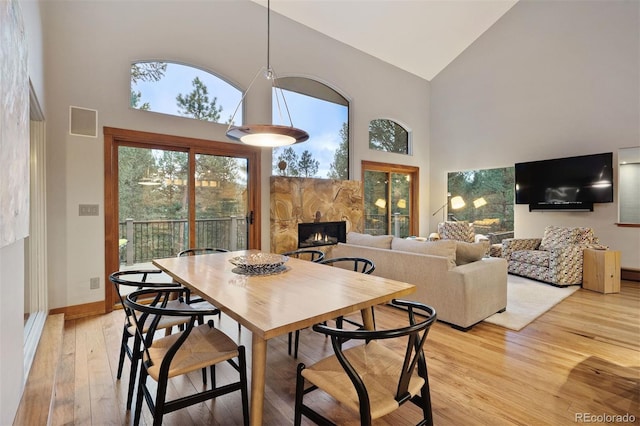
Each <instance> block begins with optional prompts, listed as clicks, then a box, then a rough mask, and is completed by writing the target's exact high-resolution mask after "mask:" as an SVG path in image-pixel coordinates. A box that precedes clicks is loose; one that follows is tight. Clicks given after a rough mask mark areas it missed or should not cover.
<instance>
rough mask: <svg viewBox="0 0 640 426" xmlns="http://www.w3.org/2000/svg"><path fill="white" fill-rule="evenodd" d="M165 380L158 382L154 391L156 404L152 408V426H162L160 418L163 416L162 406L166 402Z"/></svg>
mask: <svg viewBox="0 0 640 426" xmlns="http://www.w3.org/2000/svg"><path fill="white" fill-rule="evenodd" d="M167 380H168V379H167V378H166V377H165V378H163V379H160V380H159V381H158V389H157V391H156V402H155V404H154V407H153V426H162V417H163V416H164V405H165V402H166V400H167Z"/></svg>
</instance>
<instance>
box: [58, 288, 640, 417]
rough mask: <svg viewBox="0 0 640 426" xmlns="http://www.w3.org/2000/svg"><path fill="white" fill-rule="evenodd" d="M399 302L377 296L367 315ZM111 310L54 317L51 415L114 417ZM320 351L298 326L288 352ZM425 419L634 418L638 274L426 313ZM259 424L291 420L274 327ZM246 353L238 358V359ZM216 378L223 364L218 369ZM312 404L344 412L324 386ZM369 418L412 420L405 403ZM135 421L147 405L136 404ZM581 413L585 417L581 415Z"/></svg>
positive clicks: (117, 390) (287, 379) (638, 408)
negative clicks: (431, 320)
mask: <svg viewBox="0 0 640 426" xmlns="http://www.w3.org/2000/svg"><path fill="white" fill-rule="evenodd" d="M403 316H404V314H403V312H402V311H398V310H395V309H392V308H388V307H381V308H377V310H376V321H377V323H378V325H379V326H385V325H388V324H393V323H395V322H396V321H398V320H399V319H401V318H402V317H403ZM121 325H122V311H114V312H112V313H111V314H108V315H103V316H99V317H91V318H85V319H78V320H71V321H66V323H65V331H64V342H63V355H62V361H61V364H60V366H59V370H58V374H57V381H56V389H55V404H54V409H53V417H52V424H53V425H70V424H76V425H90V424H93V425H107V424H115V425H124V424H129V422H130V418H129V416H128V415H127V414H126V412H125V408H124V406H125V400H126V389H127V379H126V374H127V372H128V362H127V363H126V364H125V370H126V371H125V375H124V376H123V379H122V380H121V381H117V380H116V369H117V356H118V346H119V339H120V332H121ZM221 327H223V328H224V329H225V331H227V332H228V334H230V335H231V336H232V337H234V338H238V339H239V341H240V342H241V343H243V344H245V345H246V346H247V347H248V350H247V353H248V354H250V353H251V351H250V350H249V346H250V341H251V338H250V337H251V336H250V333H249V332H248V331H247V330H245V329H243V330H242V331H241V333H240V335H239V336H238V331H237V326H236V323H235V322H233V321H232V320H230V319H229V318H225V317H224V316H223V319H222V324H221ZM329 352H330V344H329V343H328V340H325V339H324V337H321V336H316V335H314V334H313V333H312V332H311V331H309V330H305V331H303V332H302V334H301V348H300V357H299V360H298V361H301V362H305V363H309V364H310V363H313V362H315V361H316V360H318V359H320V358H322V357H324V356H326V355H327V354H329ZM426 353H427V359H428V366H429V377H430V381H431V395H432V402H433V407H434V410H433V411H434V412H433V414H434V420H435V424H436V425H440V426H443V425H476V424H477V425H488V424H491V425H511V424H519V425H574V424H576V422H577V421H578V423H579V420H580V418H579V417H577V416H583V419H585V418H586V416H587V415H591V416H596V415H599V416H602V415H611V416H615V415H625V414H629V415H632V416H634V417H635V424H638V423H639V422H640V420H639V419H640V385H639V379H640V283H636V282H634V283H632V282H623V285H622V291H621V292H620V293H619V294H608V295H603V294H599V293H595V292H591V291H588V290H583V289H580V290H579V291H578V292H576V293H575V294H573V295H572V296H570V297H569V298H568V299H566V300H564V301H563V302H561V303H560V304H559V305H557V306H556V307H554V308H553V309H552V310H551V311H549V312H547V313H546V314H544V315H543V316H542V317H540V318H538V319H537V320H536V321H534V322H533V323H532V324H530V325H528V326H527V327H526V328H524V329H523V330H521V331H519V332H513V331H509V330H506V329H503V328H500V327H498V326H494V325H491V324H486V323H481V324H479V325H477V326H476V327H474V328H473V329H472V330H471V331H469V332H466V333H464V332H461V331H457V330H454V329H452V328H451V327H449V326H447V325H445V324H442V323H437V324H435V326H434V327H433V328H432V330H431V333H430V335H429V339H428V341H427V347H426ZM267 360H268V372H267V389H266V397H265V415H264V419H265V424H267V425H287V424H292V422H293V398H294V392H295V370H296V365H297V362H298V361H296V360H294V359H293V358H291V357H290V356H288V355H287V342H286V336H283V337H281V338H276V339H273V340H271V341H270V342H269V347H268V355H267ZM249 364H250V363H249ZM218 371H219V373H218V375H219V380H223V378H224V376H225V373H226V371H225V370H218ZM193 386H196V387H199V386H202V382H201V376H200V375H199V374H195V375H194V376H192V377H191V378H190V379H189V380H183V381H180V382H179V383H176V385H175V387H174V388H173V391H176V390H177V391H179V390H180V389H187V388H189V387H193ZM239 400H240V398H239V395H238V394H231V395H227V396H224V397H221V398H219V399H218V400H217V401H212V402H208V403H203V404H200V405H198V406H195V407H191V408H188V409H184V410H181V411H179V412H176V413H172V414H170V415H168V416H166V417H165V424H167V425H190V424H193V425H205V424H212V425H218V424H220V425H237V424H242V420H241V415H240V404H239ZM316 403H317V404H318V405H324V406H326V407H327V409H330V410H332V411H331V412H332V413H333V414H332V415H334V416H335V417H334V418H335V419H336V421H337V422H338V423H339V424H353V423H349V422H347V421H346V418H345V417H344V413H343V412H342V411H340V410H339V409H332V408H331V407H335V405H334V404H333V403H332V402H331V400H330V399H329V398H328V397H319V398H317V400H316ZM398 413H399V414H393V415H390V416H389V417H388V418H385V419H384V420H383V421H381V422H379V423H377V424H381V425H402V424H415V423H416V422H417V421H418V415H417V409H416V407H414V406H412V404H407V405H405V406H403V407H401V409H400V410H399V411H398ZM143 416H144V418H143V423H145V424H150V416H149V413H148V411H147V409H146V407H145V408H144V409H143ZM591 420H592V422H593V420H594V419H593V418H591Z"/></svg>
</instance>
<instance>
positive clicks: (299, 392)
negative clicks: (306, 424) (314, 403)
mask: <svg viewBox="0 0 640 426" xmlns="http://www.w3.org/2000/svg"><path fill="white" fill-rule="evenodd" d="M304 368H305V365H304V364H302V363H300V364H298V369H297V373H296V399H295V411H294V415H293V425H294V426H300V423H301V422H302V398H304V377H302V374H301V373H302V370H303V369H304Z"/></svg>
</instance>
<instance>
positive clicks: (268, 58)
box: [267, 0, 271, 78]
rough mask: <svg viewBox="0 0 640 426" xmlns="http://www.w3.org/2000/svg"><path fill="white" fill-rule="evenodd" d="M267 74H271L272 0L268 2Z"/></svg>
mask: <svg viewBox="0 0 640 426" xmlns="http://www.w3.org/2000/svg"><path fill="white" fill-rule="evenodd" d="M267 73H271V0H267ZM267 78H271V77H270V76H269V75H268V76H267Z"/></svg>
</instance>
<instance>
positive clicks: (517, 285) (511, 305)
mask: <svg viewBox="0 0 640 426" xmlns="http://www.w3.org/2000/svg"><path fill="white" fill-rule="evenodd" d="M579 288H580V286H579V285H572V286H569V287H554V286H552V285H549V284H544V283H541V282H538V281H534V280H530V279H527V278H523V277H519V276H517V275H511V274H509V275H508V278H507V310H506V311H504V312H502V313H499V314H493V315H491V316H490V317H489V318H487V319H485V321H486V322H488V323H491V324H496V325H499V326H501V327H504V328H508V329H510V330H515V331H519V330H522V329H523V328H524V327H525V326H527V325H528V324H529V323H531V322H532V321H533V320H535V319H536V318H538V317H539V316H540V315H542V314H544V313H545V312H547V311H548V310H549V309H551V308H553V307H554V306H555V305H557V304H558V303H560V302H561V301H563V300H564V299H566V298H567V297H569V296H571V295H572V294H573V293H575V292H576V291H577V290H578V289H579Z"/></svg>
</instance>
